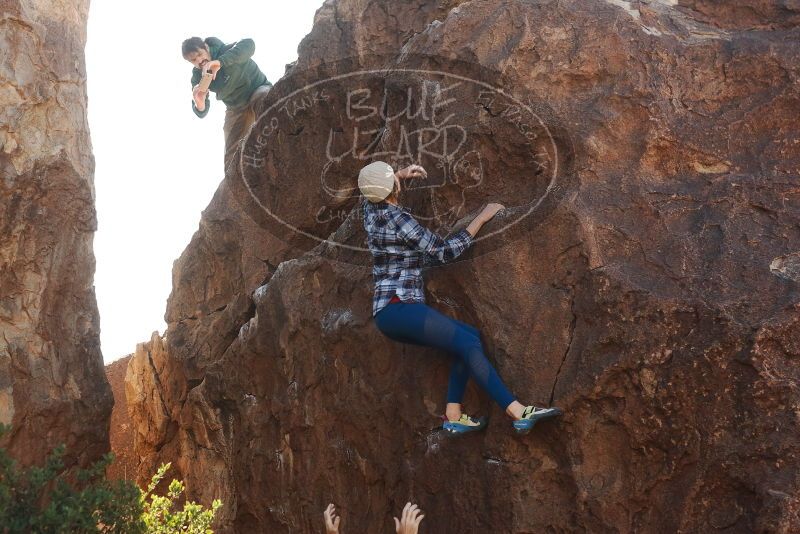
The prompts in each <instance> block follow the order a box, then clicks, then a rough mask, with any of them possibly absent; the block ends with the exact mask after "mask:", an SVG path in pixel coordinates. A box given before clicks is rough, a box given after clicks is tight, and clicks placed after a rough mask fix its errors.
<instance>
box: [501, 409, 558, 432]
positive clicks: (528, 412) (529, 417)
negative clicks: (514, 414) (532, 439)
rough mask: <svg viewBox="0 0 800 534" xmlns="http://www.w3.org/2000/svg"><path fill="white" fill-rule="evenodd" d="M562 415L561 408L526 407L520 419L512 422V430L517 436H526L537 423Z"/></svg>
mask: <svg viewBox="0 0 800 534" xmlns="http://www.w3.org/2000/svg"><path fill="white" fill-rule="evenodd" d="M563 413H564V412H563V411H562V410H561V408H555V407H554V408H537V407H536V406H527V407H526V408H525V410H523V412H522V419H518V420H516V421H514V423H513V425H514V430H515V431H516V432H517V434H527V433H528V432H530V431H531V429H532V428H533V425H535V424H536V423H537V422H539V421H543V420H545V419H552V418H553V417H558V416H559V415H562V414H563Z"/></svg>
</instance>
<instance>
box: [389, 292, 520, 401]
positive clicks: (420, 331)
mask: <svg viewBox="0 0 800 534" xmlns="http://www.w3.org/2000/svg"><path fill="white" fill-rule="evenodd" d="M375 324H376V325H377V327H378V329H379V330H380V331H381V332H383V334H384V335H385V336H386V337H388V338H390V339H393V340H395V341H400V342H401V343H413V344H414V345H423V346H426V347H435V348H437V349H443V350H446V351H448V352H450V353H451V354H453V355H454V356H456V357H457V359H456V361H455V362H453V367H452V368H451V370H450V383H449V385H448V388H447V402H455V403H459V404H460V403H461V400H462V399H463V398H464V390H465V389H466V387H467V381H468V380H469V377H470V376H472V378H473V379H474V380H475V381H476V382H477V383H478V384H479V385H480V386H481V387H482V388H483V389H485V390H486V391H487V392H488V393H489V395H491V397H492V398H493V399H494V401H495V402H496V403H497V404H498V405H499V406H500V407H501V408H502V409H504V410H505V409H506V408H507V407H508V405H509V404H511V403H512V402H514V396H513V395H511V393H510V392H509V391H508V389H507V388H506V386H505V384H503V381H502V380H500V377H499V376H498V374H497V371H495V369H494V367H493V366H492V364H491V363H490V362H489V360H488V359H487V358H486V355H484V353H483V345H482V344H481V334H480V332H479V331H478V329H476V328H475V327H474V326H470V325H468V324H466V323H462V322H460V321H456V320H455V319H451V318H450V317H447V316H446V315H442V314H441V313H439V312H438V311H436V310H434V309H433V308H431V307H430V306H427V305H426V304H421V303H410V304H406V303H403V302H396V303H393V304H388V305H387V306H386V307H385V308H383V309H382V310H381V311H379V312H378V315H376V316H375Z"/></svg>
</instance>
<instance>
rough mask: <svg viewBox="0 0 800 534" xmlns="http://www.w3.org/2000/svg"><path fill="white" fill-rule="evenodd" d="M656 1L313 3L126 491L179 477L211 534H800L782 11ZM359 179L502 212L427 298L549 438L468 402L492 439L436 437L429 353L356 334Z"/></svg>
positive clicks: (239, 181) (146, 388) (361, 294)
mask: <svg viewBox="0 0 800 534" xmlns="http://www.w3.org/2000/svg"><path fill="white" fill-rule="evenodd" d="M674 4H675V2H658V1H652V2H621V1H608V2H606V1H599V0H598V1H591V2H586V1H583V0H581V1H578V0H574V1H569V0H568V1H558V2H556V1H540V2H530V1H521V0H505V1H501V2H497V1H488V0H473V1H467V2H421V1H419V2H383V1H366V0H341V1H327V2H325V4H324V5H323V7H322V8H321V9H320V10H319V11H318V13H317V16H316V19H315V24H314V28H313V30H312V32H311V34H310V35H309V36H308V37H307V38H306V39H305V40H304V41H303V42H302V43H301V46H300V49H299V59H298V62H297V63H296V64H295V65H293V66H292V67H290V69H289V70H288V71H287V74H286V76H285V77H284V78H283V79H282V80H281V81H279V82H278V83H277V84H276V86H275V89H274V90H273V92H272V93H271V96H270V100H269V101H268V102H267V103H266V106H265V108H264V109H262V110H261V115H260V118H259V119H258V121H257V123H256V124H255V126H254V127H253V129H252V130H251V132H250V134H249V135H248V136H247V137H246V139H245V140H244V142H243V144H242V146H241V147H240V149H239V153H238V154H237V157H236V158H234V159H233V160H231V161H229V162H228V165H227V168H226V169H227V170H226V179H225V181H224V182H223V183H222V185H221V186H220V189H219V190H218V192H217V194H216V196H215V198H214V199H213V200H212V202H211V204H210V206H209V208H208V209H207V210H206V212H205V213H204V215H203V219H202V221H201V224H200V229H199V230H198V232H197V234H196V235H195V236H194V238H193V240H192V242H191V243H190V244H189V246H188V247H187V249H186V251H184V254H183V256H182V257H181V258H180V259H179V260H178V261H177V262H176V265H175V270H174V275H173V280H174V288H173V293H172V295H171V297H170V301H169V304H168V308H167V320H168V324H169V327H168V330H167V333H166V336H165V338H164V339H161V338H159V337H157V336H156V337H154V338H153V339H152V340H151V342H150V343H149V344H146V345H142V346H141V347H140V350H137V353H136V355H135V356H134V358H133V360H132V362H131V368H130V370H129V375H128V380H129V382H130V385H129V388H130V389H131V390H136V391H137V392H138V393H137V396H136V397H134V396H132V395H129V402H133V403H134V405H133V407H132V409H133V412H132V413H133V416H134V421H135V423H136V425H137V431H138V436H137V439H136V449H137V455H138V457H139V458H140V461H141V464H140V477H143V478H145V477H147V476H149V473H152V472H153V470H154V469H155V467H156V465H157V463H158V462H161V461H167V460H170V461H173V462H175V465H176V466H177V468H178V470H179V471H180V474H181V475H182V476H183V477H184V478H185V479H186V480H187V484H188V491H189V493H190V495H191V497H193V498H196V499H199V500H201V501H203V502H207V503H208V502H210V500H211V499H212V498H216V497H218V498H221V499H222V500H223V502H224V508H223V510H222V515H221V520H220V526H221V529H222V531H229V532H312V531H319V530H320V528H321V511H322V509H323V508H324V506H325V505H326V504H327V503H328V502H330V501H332V502H335V503H336V504H337V505H338V508H339V510H340V511H341V513H342V514H343V516H344V520H343V521H344V523H343V525H344V526H343V528H346V529H347V530H348V531H353V532H383V531H389V530H390V528H391V527H390V525H391V514H392V513H393V512H394V513H397V511H399V510H400V508H401V507H402V505H403V503H405V501H406V500H409V499H413V500H415V501H416V502H418V503H419V504H420V505H421V506H422V508H423V509H424V510H425V512H426V519H425V522H424V523H423V524H424V525H425V528H426V531H429V532H487V531H497V532H574V531H584V532H634V531H635V532H677V531H681V532H710V531H714V530H721V531H726V532H751V531H760V532H776V531H777V532H792V531H793V530H797V529H798V528H800V521H799V520H798V515H797V514H798V509H799V505H798V501H797V498H796V495H797V493H798V489H800V488H799V487H798V486H800V484H798V482H799V481H800V465H798V444H797V440H796V436H797V435H798V430H799V429H798V416H797V413H798V410H797V408H798V405H799V404H800V396H799V395H798V389H797V380H798V375H797V370H796V365H795V363H796V358H797V346H796V345H797V344H796V341H795V339H796V337H797V334H798V332H797V325H798V321H800V310H798V307H797V303H798V296H800V295H799V294H798V285H797V284H798V278H797V274H796V273H797V272H798V271H797V265H798V261H797V260H796V255H794V256H793V254H794V253H796V252H797V251H798V250H800V233H798V231H797V229H798V222H800V197H798V192H797V187H798V172H800V119H798V115H797V110H798V109H800V86H799V85H798V83H797V82H798V79H799V76H798V75H799V74H800V67H798V65H800V62H798V59H800V46H798V44H797V43H798V41H797V38H798V37H799V36H800V29H798V28H797V27H796V26H794V25H792V24H787V23H786V20H787V19H786V18H785V17H784V14H785V13H787V12H794V11H796V10H795V9H794V8H793V7H792V6H791V5H790V3H786V6H785V8H783V9H782V10H777V11H776V10H772V9H771V8H766V7H763V6H760V4H759V3H758V2H750V3H747V5H748V6H750V7H749V8H748V9H750V10H751V12H752V13H753V14H754V15H753V17H755V18H754V19H753V20H758V21H759V22H758V24H754V26H757V29H754V30H753V29H747V28H742V27H739V26H737V25H736V24H731V23H729V21H730V20H731V18H730V13H731V11H730V10H729V9H722V8H721V10H720V11H719V12H715V10H714V4H713V3H711V2H705V3H703V2H687V3H686V5H674ZM434 108H435V109H434ZM437 112H438V113H439V115H437ZM437 117H438V118H437ZM445 133H447V136H446V135H445ZM437 135H438V137H437ZM459 135H460V136H461V137H459ZM445 137H447V139H449V140H450V141H453V140H455V141H454V142H455V144H454V145H449V144H446V143H448V142H449V141H446V140H445ZM348 147H353V150H352V151H351V150H349V149H348ZM448 147H449V148H448ZM377 157H380V158H381V159H387V160H391V161H392V162H393V163H396V164H398V165H402V164H405V163H410V162H411V161H419V162H421V163H423V164H424V165H425V166H426V167H427V168H428V169H429V171H430V174H429V179H428V182H426V183H414V184H412V187H411V190H409V191H408V192H407V193H406V195H405V199H404V201H405V202H406V203H407V204H408V206H409V207H410V208H411V209H412V211H414V213H415V214H416V215H417V216H418V217H419V218H420V219H424V220H425V221H426V224H429V225H431V226H433V227H435V228H437V229H438V230H439V231H440V232H442V233H446V232H447V231H450V230H452V229H453V228H457V227H459V225H463V224H464V222H465V220H466V218H467V215H468V214H470V213H473V212H474V211H475V210H477V209H479V208H480V207H481V205H483V204H484V203H485V202H486V201H488V200H499V201H501V202H503V203H505V204H506V205H507V206H508V207H509V209H508V210H506V212H504V213H503V214H502V215H501V216H499V217H498V218H497V219H496V220H495V221H493V222H492V223H490V224H489V225H488V226H487V227H486V228H485V229H484V233H483V236H485V237H484V238H483V239H481V240H480V241H479V242H478V243H476V245H475V247H474V248H473V249H472V250H471V251H470V252H469V253H468V254H467V255H466V256H465V257H464V258H463V260H462V261H459V262H457V263H455V264H453V265H451V266H446V267H440V268H436V269H432V270H431V271H430V272H429V273H428V274H427V279H428V284H427V289H428V296H429V302H430V303H431V304H432V305H433V306H435V307H437V308H439V309H441V310H442V311H444V312H445V313H448V314H450V315H452V316H455V317H457V318H459V319H461V320H464V321H467V322H470V323H473V324H476V325H477V326H479V327H480V328H481V330H482V331H483V333H484V338H485V339H484V341H485V345H486V348H487V352H488V353H489V354H490V355H491V357H492V359H493V361H494V362H495V364H496V365H497V368H498V371H499V373H500V375H501V376H502V377H504V379H505V380H506V381H507V383H508V385H509V386H510V388H511V389H512V391H514V392H515V393H516V394H517V395H519V397H520V398H521V399H522V400H523V401H525V402H535V403H537V404H545V405H546V404H550V403H553V404H556V405H559V406H561V407H562V408H564V409H565V411H566V415H565V416H564V417H563V419H562V420H560V421H559V422H556V423H547V424H543V425H542V426H541V427H539V428H537V429H536V430H535V431H534V433H532V434H531V435H529V436H527V437H526V438H524V439H520V438H519V437H517V436H515V435H513V434H512V432H511V430H510V422H509V420H508V419H507V418H506V417H505V416H504V415H503V414H502V413H501V410H499V409H498V408H497V407H495V406H493V405H492V404H491V402H490V401H489V400H488V399H487V398H486V396H485V395H484V394H483V393H481V392H478V391H477V390H474V389H472V390H470V391H469V393H468V398H467V403H466V404H467V406H468V408H469V409H470V411H472V412H483V413H488V414H490V415H491V416H492V421H491V423H490V425H489V428H488V430H487V431H486V432H485V433H484V434H481V435H476V436H470V437H469V438H467V439H462V440H448V439H446V438H444V437H443V436H442V434H441V432H440V431H439V430H438V421H437V416H438V415H439V414H441V413H442V412H443V410H444V405H443V403H444V389H445V385H446V376H447V372H448V366H449V361H450V360H449V357H448V356H447V355H445V354H442V353H440V352H437V351H433V350H423V349H420V348H418V347H414V346H408V345H400V344H397V343H393V342H391V341H389V340H387V339H386V338H384V337H383V336H382V335H381V334H380V333H379V332H378V331H377V329H376V328H375V327H374V324H373V322H372V320H371V313H370V312H371V298H370V297H371V285H370V282H371V280H370V268H369V267H370V258H369V255H368V254H367V253H365V251H364V237H365V236H364V233H363V230H362V229H361V225H360V221H359V219H358V213H359V212H358V210H357V198H356V195H355V191H354V190H353V187H354V185H355V175H356V173H357V170H358V168H359V166H361V165H363V164H364V163H365V162H368V161H370V160H371V159H372V158H377ZM133 369H135V371H133Z"/></svg>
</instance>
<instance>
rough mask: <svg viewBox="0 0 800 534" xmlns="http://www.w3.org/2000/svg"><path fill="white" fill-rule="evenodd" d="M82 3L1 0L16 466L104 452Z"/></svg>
mask: <svg viewBox="0 0 800 534" xmlns="http://www.w3.org/2000/svg"><path fill="white" fill-rule="evenodd" d="M88 9H89V2H88V1H85V0H77V1H69V2H66V1H55V2H48V3H41V2H32V1H29V0H10V1H4V2H2V13H0V50H2V55H1V57H0V177H1V179H0V227H1V228H0V422H2V423H4V424H11V426H12V430H11V432H10V434H9V435H7V436H6V438H5V439H4V441H3V443H2V445H3V446H7V447H9V448H10V451H11V453H12V455H13V456H14V457H15V458H17V459H19V460H20V461H21V462H23V463H24V464H29V463H33V462H40V461H41V460H42V459H43V458H44V457H45V455H46V454H47V453H48V452H49V451H50V449H52V448H53V447H55V446H56V445H59V444H61V443H64V444H66V445H67V456H66V460H67V463H68V464H74V463H76V462H78V463H81V464H86V463H88V462H90V461H91V460H95V459H97V458H98V457H99V456H100V455H101V454H102V453H103V452H105V451H107V450H108V418H109V415H110V412H111V406H112V403H113V399H112V396H111V390H110V389H109V387H108V382H107V381H106V378H105V375H104V373H103V358H102V355H101V353H100V338H99V332H100V327H99V317H98V312H97V304H96V300H95V295H94V287H93V277H94V253H93V252H92V239H93V236H94V232H95V230H96V228H97V221H96V217H95V209H94V159H93V157H92V150H91V143H90V140H89V127H88V124H87V118H86V102H87V98H86V66H85V63H84V55H83V49H84V45H85V43H86V20H87V15H88Z"/></svg>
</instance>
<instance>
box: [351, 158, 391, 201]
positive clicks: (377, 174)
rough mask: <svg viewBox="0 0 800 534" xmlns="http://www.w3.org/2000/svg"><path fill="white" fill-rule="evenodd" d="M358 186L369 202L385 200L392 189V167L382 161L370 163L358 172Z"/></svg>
mask: <svg viewBox="0 0 800 534" xmlns="http://www.w3.org/2000/svg"><path fill="white" fill-rule="evenodd" d="M358 188H359V189H360V190H361V194H362V195H364V196H365V197H367V200H369V201H370V202H381V201H382V200H386V197H388V196H389V195H390V194H391V193H392V190H393V189H394V169H392V166H391V165H389V164H388V163H384V162H383V161H375V162H373V163H370V164H369V165H367V166H366V167H364V168H363V169H361V172H359V173H358Z"/></svg>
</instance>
